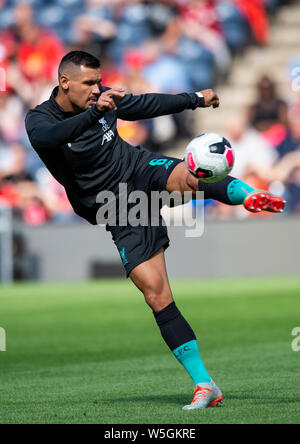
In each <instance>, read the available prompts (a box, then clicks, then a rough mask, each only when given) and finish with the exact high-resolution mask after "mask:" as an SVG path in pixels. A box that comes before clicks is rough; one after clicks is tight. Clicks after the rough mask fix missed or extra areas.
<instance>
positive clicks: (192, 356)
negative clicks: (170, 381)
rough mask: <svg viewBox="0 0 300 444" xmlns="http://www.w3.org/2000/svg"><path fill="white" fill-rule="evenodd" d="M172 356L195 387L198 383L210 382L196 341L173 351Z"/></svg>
mask: <svg viewBox="0 0 300 444" xmlns="http://www.w3.org/2000/svg"><path fill="white" fill-rule="evenodd" d="M173 354H174V356H175V358H176V359H177V361H179V362H180V364H182V365H183V367H184V368H185V369H186V371H187V372H188V374H189V375H190V377H191V378H192V380H193V381H194V384H195V385H197V384H199V383H200V382H205V383H206V382H211V377H210V376H209V374H208V372H207V370H206V368H205V366H204V364H203V362H202V360H201V356H200V352H199V348H198V344H197V341H195V340H194V341H190V342H186V343H185V344H183V345H181V346H180V347H178V348H176V349H175V350H173Z"/></svg>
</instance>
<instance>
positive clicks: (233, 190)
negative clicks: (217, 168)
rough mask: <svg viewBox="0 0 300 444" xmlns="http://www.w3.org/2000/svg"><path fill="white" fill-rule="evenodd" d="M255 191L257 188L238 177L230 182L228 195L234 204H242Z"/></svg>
mask: <svg viewBox="0 0 300 444" xmlns="http://www.w3.org/2000/svg"><path fill="white" fill-rule="evenodd" d="M253 191H255V188H252V187H250V186H249V185H247V184H246V183H245V182H242V181H241V180H238V179H236V180H233V181H232V182H230V184H229V185H228V189H227V193H228V197H229V199H230V201H231V202H232V203H233V205H242V204H243V203H244V201H245V199H246V197H247V196H248V194H250V193H252V192H253Z"/></svg>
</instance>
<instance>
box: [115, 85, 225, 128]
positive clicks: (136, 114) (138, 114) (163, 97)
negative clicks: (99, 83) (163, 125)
mask: <svg viewBox="0 0 300 444" xmlns="http://www.w3.org/2000/svg"><path fill="white" fill-rule="evenodd" d="M219 105H220V101H219V98H218V96H217V95H216V93H215V92H214V91H212V90H205V91H201V93H192V94H188V93H183V94H175V95H172V94H143V95H140V96H133V95H131V94H127V95H126V96H125V97H124V98H123V99H121V100H120V101H119V103H118V109H117V115H118V117H119V118H120V119H123V120H133V121H134V120H143V119H152V118H154V117H159V116H165V115H169V114H176V113H180V112H182V111H184V110H185V109H192V110H195V109H196V108H207V107H210V106H212V107H214V108H217V107H218V106H219Z"/></svg>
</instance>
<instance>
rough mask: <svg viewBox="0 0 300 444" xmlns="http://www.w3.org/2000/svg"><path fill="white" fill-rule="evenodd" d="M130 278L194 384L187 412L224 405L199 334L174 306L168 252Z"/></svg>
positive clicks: (161, 253) (137, 269)
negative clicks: (192, 397) (207, 362)
mask: <svg viewBox="0 0 300 444" xmlns="http://www.w3.org/2000/svg"><path fill="white" fill-rule="evenodd" d="M130 278H131V280H132V281H133V282H134V284H135V285H136V286H137V287H138V288H139V289H140V290H141V292H142V293H143V294H144V297H145V300H146V302H147V304H148V305H149V306H150V307H151V309H152V310H153V314H154V317H155V319H156V322H157V324H158V326H159V328H160V331H161V334H162V337H163V339H164V340H165V342H166V344H167V345H168V347H169V348H170V350H171V351H172V353H173V355H174V356H175V358H176V359H177V360H178V362H180V363H181V364H182V365H183V366H184V368H185V369H186V371H187V372H188V374H189V375H190V376H191V378H192V379H193V381H194V384H195V386H196V389H195V396H194V400H193V402H192V404H190V405H188V406H186V407H184V410H191V409H204V408H208V407H215V406H218V405H219V404H220V403H221V402H222V401H223V395H222V393H221V391H220V389H219V388H218V387H217V386H216V384H215V383H214V382H213V380H212V378H211V376H210V375H209V373H208V372H207V370H206V368H205V366H204V364H203V362H202V360H201V356H200V352H199V349H198V344H197V339H196V336H195V333H194V332H193V330H192V328H191V327H190V325H189V324H188V322H187V321H186V320H185V319H184V317H183V316H182V314H181V313H180V311H179V309H178V308H177V306H176V304H175V302H174V299H173V296H172V291H171V288H170V284H169V279H168V275H167V271H166V264H165V255H164V250H163V249H161V250H160V251H159V252H158V253H157V254H155V255H154V256H153V257H152V258H151V259H150V260H148V261H146V262H143V263H142V264H140V265H139V266H137V267H136V268H134V270H133V271H132V272H131V273H130Z"/></svg>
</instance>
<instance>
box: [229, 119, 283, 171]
mask: <svg viewBox="0 0 300 444" xmlns="http://www.w3.org/2000/svg"><path fill="white" fill-rule="evenodd" d="M226 130H227V134H228V139H229V140H230V142H231V144H232V147H233V149H234V151H235V157H236V158H235V166H234V169H233V171H232V174H233V176H236V177H240V178H242V179H243V178H244V177H245V176H246V175H249V174H250V173H252V172H255V173H256V174H257V176H259V177H261V178H265V177H266V172H267V171H269V170H270V169H271V168H272V166H273V165H274V163H275V161H276V159H277V154H276V151H275V149H274V148H272V147H270V146H269V145H268V144H267V142H266V141H265V139H264V138H263V137H262V136H261V134H260V133H259V132H258V131H257V130H255V129H254V128H247V122H246V117H244V116H235V117H234V118H233V119H232V120H230V121H229V122H228V123H227V125H226Z"/></svg>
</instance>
